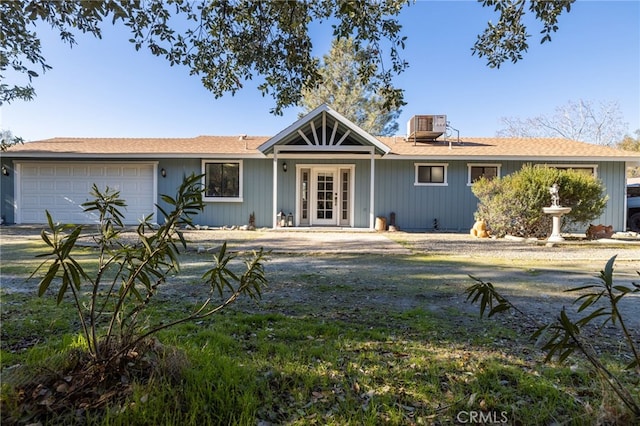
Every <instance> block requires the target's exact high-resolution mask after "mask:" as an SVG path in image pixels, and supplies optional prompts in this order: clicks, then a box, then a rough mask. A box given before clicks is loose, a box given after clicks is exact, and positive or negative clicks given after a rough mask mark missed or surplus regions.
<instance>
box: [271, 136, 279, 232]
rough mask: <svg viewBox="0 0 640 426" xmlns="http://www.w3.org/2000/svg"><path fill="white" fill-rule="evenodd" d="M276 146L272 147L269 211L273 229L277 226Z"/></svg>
mask: <svg viewBox="0 0 640 426" xmlns="http://www.w3.org/2000/svg"><path fill="white" fill-rule="evenodd" d="M277 203H278V148H277V147H274V148H273V211H272V212H271V220H272V221H273V222H272V223H273V229H275V228H276V226H277V218H276V215H277V214H278V204H277Z"/></svg>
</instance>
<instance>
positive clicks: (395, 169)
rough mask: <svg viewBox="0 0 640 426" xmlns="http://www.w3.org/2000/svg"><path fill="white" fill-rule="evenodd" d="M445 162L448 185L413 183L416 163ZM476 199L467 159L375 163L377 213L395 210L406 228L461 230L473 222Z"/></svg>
mask: <svg viewBox="0 0 640 426" xmlns="http://www.w3.org/2000/svg"><path fill="white" fill-rule="evenodd" d="M416 163H430V164H446V165H447V185H444V186H443V185H434V186H416V185H415V164H416ZM476 206H477V199H476V198H475V196H474V195H473V194H472V193H471V188H470V187H469V186H468V185H467V162H463V161H416V160H393V161H378V162H377V163H376V199H375V214H376V216H382V217H386V218H387V221H388V220H389V217H390V214H391V213H392V212H393V213H395V214H396V226H398V228H399V229H401V230H405V231H424V230H433V229H435V227H436V223H437V229H438V230H443V231H462V230H464V229H468V228H470V227H471V226H473V213H474V212H475V210H476Z"/></svg>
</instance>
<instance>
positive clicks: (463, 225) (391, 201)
mask: <svg viewBox="0 0 640 426" xmlns="http://www.w3.org/2000/svg"><path fill="white" fill-rule="evenodd" d="M415 163H441V164H447V165H448V168H447V185H446V186H415V185H414V181H415ZM474 163H478V164H487V163H491V164H498V165H500V166H501V176H506V175H508V174H511V173H513V172H515V171H517V170H520V169H521V168H522V166H523V165H524V164H528V163H531V162H525V161H502V162H500V161H476V162H473V161H416V160H387V161H385V160H379V161H378V162H377V163H376V198H375V214H376V216H382V217H386V218H387V220H389V217H390V214H391V212H394V213H395V216H396V225H397V226H398V227H399V228H400V229H403V230H406V231H423V230H433V229H435V228H436V226H437V229H439V230H443V231H445V230H446V231H459V232H462V231H465V232H466V231H468V230H469V229H471V227H472V226H473V223H474V212H475V211H476V209H477V204H478V199H477V198H476V197H475V195H473V192H472V191H471V186H469V185H468V164H474ZM532 164H538V163H535V162H534V163H532ZM539 164H542V163H539ZM544 164H549V165H552V164H562V165H567V164H571V163H569V162H555V163H554V162H545V163H544ZM588 164H589V165H596V166H597V174H598V178H600V179H601V180H602V182H603V184H604V187H605V192H606V193H607V196H608V201H607V207H606V209H605V211H604V213H603V214H602V215H601V216H600V217H599V218H597V219H595V220H594V223H602V224H607V225H613V228H614V229H615V230H619V231H620V230H623V229H624V199H625V197H626V194H625V164H624V163H621V162H592V163H588ZM584 228H586V225H585V227H584ZM584 230H585V229H574V231H576V232H584Z"/></svg>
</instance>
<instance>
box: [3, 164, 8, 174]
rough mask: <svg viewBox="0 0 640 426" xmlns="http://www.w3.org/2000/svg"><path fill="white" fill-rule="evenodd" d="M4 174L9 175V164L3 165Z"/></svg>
mask: <svg viewBox="0 0 640 426" xmlns="http://www.w3.org/2000/svg"><path fill="white" fill-rule="evenodd" d="M2 175H3V176H9V169H7V166H2Z"/></svg>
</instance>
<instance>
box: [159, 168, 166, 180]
mask: <svg viewBox="0 0 640 426" xmlns="http://www.w3.org/2000/svg"><path fill="white" fill-rule="evenodd" d="M160 174H161V175H162V177H163V178H166V177H167V171H166V170H165V169H164V167H163V168H162V169H161V170H160Z"/></svg>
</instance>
